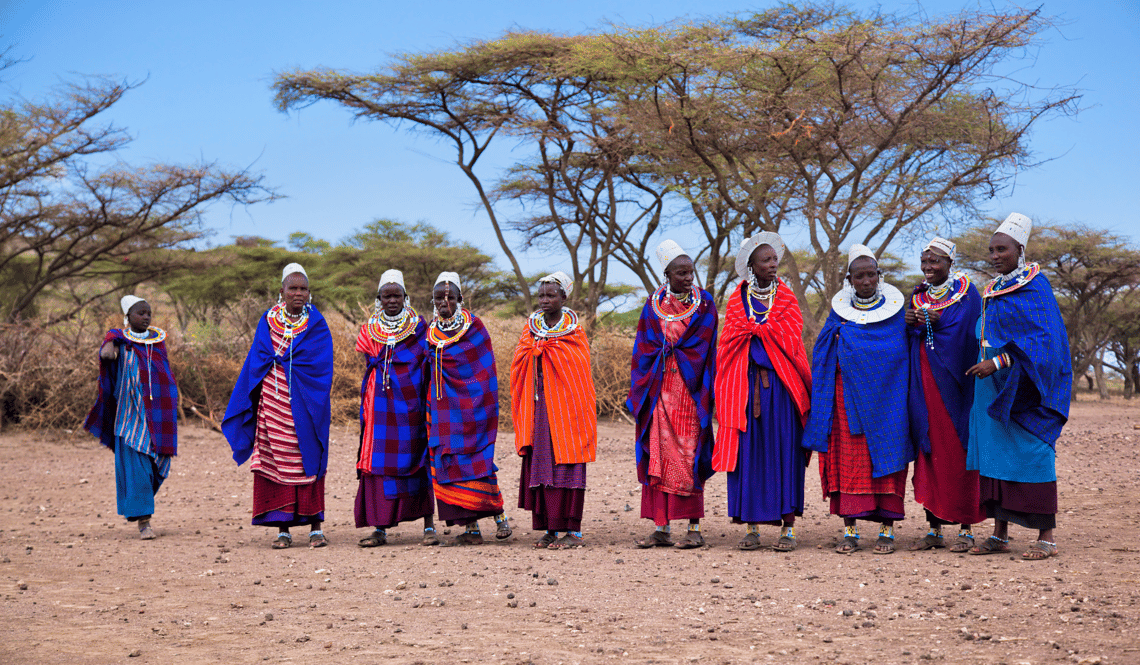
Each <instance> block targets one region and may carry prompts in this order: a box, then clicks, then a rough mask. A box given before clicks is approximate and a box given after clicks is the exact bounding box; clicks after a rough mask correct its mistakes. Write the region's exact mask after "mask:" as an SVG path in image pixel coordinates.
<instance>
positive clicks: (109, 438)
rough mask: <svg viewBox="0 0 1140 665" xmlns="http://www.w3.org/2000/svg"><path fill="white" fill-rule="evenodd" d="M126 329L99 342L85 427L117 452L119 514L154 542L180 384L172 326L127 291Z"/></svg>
mask: <svg viewBox="0 0 1140 665" xmlns="http://www.w3.org/2000/svg"><path fill="white" fill-rule="evenodd" d="M119 305H120V306H121V307H122V309H123V327H122V329H118V328H115V329H112V330H109V331H107V335H106V337H104V338H103V344H102V345H100V347H99V396H98V398H97V399H96V400H95V406H93V407H92V408H91V413H89V414H88V415H87V421H86V422H85V423H84V424H83V427H84V428H85V429H87V431H89V432H91V433H92V434H94V435H95V436H97V437H99V441H100V443H102V444H103V445H104V446H107V447H108V448H110V449H111V450H112V451H114V453H115V497H116V504H117V507H118V511H119V514H120V515H122V516H123V517H126V518H127V521H128V522H138V526H139V538H142V539H143V540H152V539H154V538H155V533H154V529H152V528H151V526H150V518H151V515H152V514H153V513H154V495H155V494H157V493H158V488H159V487H162V482H163V481H164V480H166V477H167V476H169V475H170V460H171V458H172V457H174V456H175V455H177V454H178V386H176V385H175V383H174V375H173V374H171V372H170V361H169V360H167V357H166V343H165V342H164V340H165V339H166V331H164V330H163V329H162V328H154V327H152V326H151V325H150V317H151V311H150V304H149V303H147V301H145V300H143V299H142V298H138V297H135V296H123V299H122V300H120V301H119Z"/></svg>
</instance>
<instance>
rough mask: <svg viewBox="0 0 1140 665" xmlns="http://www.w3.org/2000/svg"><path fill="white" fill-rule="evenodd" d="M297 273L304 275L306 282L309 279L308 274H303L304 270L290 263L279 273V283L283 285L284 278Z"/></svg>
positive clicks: (297, 264)
mask: <svg viewBox="0 0 1140 665" xmlns="http://www.w3.org/2000/svg"><path fill="white" fill-rule="evenodd" d="M298 272H299V273H301V274H302V275H304V276H305V279H306V280H308V279H309V273H307V272H305V269H304V268H302V267H301V264H300V263H290V264H289V265H287V266H285V269H284V270H282V271H281V283H282V284H284V283H285V278H286V277H288V276H289V275H292V274H293V273H298Z"/></svg>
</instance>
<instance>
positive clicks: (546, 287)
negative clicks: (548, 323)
mask: <svg viewBox="0 0 1140 665" xmlns="http://www.w3.org/2000/svg"><path fill="white" fill-rule="evenodd" d="M535 298H537V299H538V308H539V309H540V310H542V313H543V314H556V313H561V312H562V306H563V305H565V304H566V296H564V295H562V287H561V286H559V285H557V284H552V283H551V282H543V283H542V284H539V285H538V293H536V294H535Z"/></svg>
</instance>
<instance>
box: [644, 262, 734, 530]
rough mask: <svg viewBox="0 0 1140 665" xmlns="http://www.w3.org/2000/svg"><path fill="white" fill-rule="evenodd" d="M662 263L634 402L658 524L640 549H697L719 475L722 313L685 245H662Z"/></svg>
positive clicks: (649, 510) (651, 509) (647, 313)
mask: <svg viewBox="0 0 1140 665" xmlns="http://www.w3.org/2000/svg"><path fill="white" fill-rule="evenodd" d="M657 261H658V263H659V264H660V265H661V269H662V270H663V271H664V273H665V283H664V284H662V285H661V286H660V287H659V288H658V289H657V290H656V291H654V292H653V293H652V294H650V296H649V300H648V301H646V303H645V306H644V307H643V308H642V310H641V318H640V319H639V320H638V322H637V337H636V339H635V340H634V342H633V360H632V371H631V378H632V382H631V386H630V390H629V398H628V399H627V400H626V408H628V409H629V411H630V413H632V414H633V415H634V416H635V417H636V418H637V440H636V443H635V444H634V446H635V450H636V457H637V478H638V480H640V481H641V517H642V518H644V519H651V520H653V523H654V524H655V525H656V527H657V528H656V530H655V531H654V532H653V533H652V534H650V535H649V537H647V538H643V539H641V540H638V541H637V546H638V547H641V548H649V547H668V546H670V545H672V546H673V547H675V548H677V549H693V548H697V547H701V546H702V545H704V544H705V539H704V537H703V536H701V531H700V528H701V527H700V522H701V518H702V517H704V515H705V495H704V482H705V481H706V480H708V479H709V477H710V476H712V473H713V471H712V448H713V434H712V401H713V400H712V397H713V392H712V389H713V379H714V377H715V376H716V362H715V360H714V352H715V349H716V333H717V311H716V303H714V302H713V299H712V296H711V295H709V293H708V292H707V291H705V290H703V289H700V288H697V287H696V286H694V285H693V277H694V276H695V274H696V269H695V267H694V266H693V260H692V259H691V258H690V257H689V255H688V254H687V253H686V252H685V250H683V249H682V248H681V246H680V245H678V244H677V243H676V242H674V241H672V240H666V241H664V242H662V243H661V244H660V245H658V247H657ZM684 519H687V520H688V521H689V528H688V531H687V533H686V534H685V537H684V538H682V539H680V540H678V541H676V542H673V541H672V540H670V537H669V522H670V520H684Z"/></svg>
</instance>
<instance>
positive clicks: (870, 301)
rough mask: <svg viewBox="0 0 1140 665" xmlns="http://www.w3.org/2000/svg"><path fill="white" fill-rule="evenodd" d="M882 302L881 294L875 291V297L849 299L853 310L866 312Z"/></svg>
mask: <svg viewBox="0 0 1140 665" xmlns="http://www.w3.org/2000/svg"><path fill="white" fill-rule="evenodd" d="M882 300H883V294H882V293H881V292H878V291H876V292H875V295H873V296H871V297H870V298H860V297H859V296H855V297H853V298H852V299H851V304H852V305H854V306H855V309H861V310H868V309H874V308H875V307H877V306H878V304H879V303H880V302H881V301H882Z"/></svg>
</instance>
